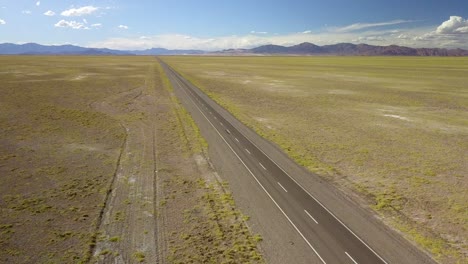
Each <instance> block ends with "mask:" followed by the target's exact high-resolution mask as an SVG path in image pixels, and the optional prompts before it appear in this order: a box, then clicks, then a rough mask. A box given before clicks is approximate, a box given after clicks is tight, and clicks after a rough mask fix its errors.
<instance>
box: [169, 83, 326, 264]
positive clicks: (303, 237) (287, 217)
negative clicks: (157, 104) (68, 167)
mask: <svg viewBox="0 0 468 264" xmlns="http://www.w3.org/2000/svg"><path fill="white" fill-rule="evenodd" d="M176 82H177V84H179V86H180V83H179V81H178V80H177V79H176ZM181 88H182V87H181ZM182 90H183V91H184V92H185V94H187V92H186V91H185V89H183V88H182ZM187 95H188V94H187ZM189 99H190V100H191V101H192V102H193V103H194V105H195V107H196V108H197V109H198V111H200V113H201V114H202V115H203V116H204V117H205V119H206V120H207V121H208V123H210V125H211V126H212V127H213V128H214V129H215V131H216V133H218V135H219V136H220V137H221V138H222V139H223V141H224V142H225V143H226V145H228V147H229V149H230V150H231V151H232V152H233V153H234V155H236V157H237V158H238V159H239V161H240V162H241V163H242V165H244V167H245V168H246V169H247V171H248V172H249V173H250V175H252V177H253V178H254V179H255V181H256V182H257V183H258V184H259V185H260V187H261V188H262V189H263V191H264V192H265V193H266V194H267V195H268V197H269V198H270V200H272V201H273V203H274V204H275V205H276V207H277V208H278V209H279V210H280V211H281V213H282V214H283V215H284V217H286V219H288V221H289V223H290V224H291V225H292V226H293V227H294V229H296V231H297V232H298V233H299V235H301V237H302V239H304V241H305V242H306V243H307V245H309V247H310V248H311V249H312V250H313V251H314V253H315V255H317V257H319V259H320V260H321V261H322V263H323V264H327V263H326V262H325V260H323V258H322V257H321V256H320V254H319V253H318V252H317V250H315V248H314V247H313V246H312V244H310V242H309V240H307V238H306V237H305V236H304V235H303V234H302V232H301V231H300V230H299V228H297V226H296V225H295V224H294V223H293V221H292V220H291V219H290V218H289V216H288V215H287V214H286V213H285V212H284V211H283V209H281V207H280V206H279V204H278V203H277V202H276V201H275V199H273V197H272V196H271V195H270V193H269V192H268V191H267V190H266V189H265V187H264V186H263V184H262V183H261V182H260V181H259V180H258V179H257V177H256V176H255V175H254V174H253V172H252V171H251V170H250V169H249V167H247V165H246V164H245V163H244V161H243V160H242V159H241V158H240V157H239V155H237V153H236V152H235V151H234V149H233V148H232V147H231V145H229V143H228V142H227V141H226V139H225V138H224V137H223V135H221V133H219V131H218V129H217V128H216V127H215V126H214V125H213V123H211V121H210V120H209V119H208V118H207V117H206V116H205V114H204V113H203V112H202V111H201V109H200V108H199V107H198V106H197V105H196V104H195V102H194V101H193V99H192V98H190V96H189Z"/></svg>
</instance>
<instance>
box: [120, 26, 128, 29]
mask: <svg viewBox="0 0 468 264" xmlns="http://www.w3.org/2000/svg"><path fill="white" fill-rule="evenodd" d="M118 28H120V29H128V26H125V25H119V26H118Z"/></svg>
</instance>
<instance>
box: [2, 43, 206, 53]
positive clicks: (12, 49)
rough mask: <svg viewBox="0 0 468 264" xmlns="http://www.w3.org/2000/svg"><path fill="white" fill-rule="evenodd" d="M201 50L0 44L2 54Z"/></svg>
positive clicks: (192, 51) (195, 51) (196, 51)
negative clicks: (114, 48) (115, 48)
mask: <svg viewBox="0 0 468 264" xmlns="http://www.w3.org/2000/svg"><path fill="white" fill-rule="evenodd" d="M203 53H205V52H204V51H201V50H168V49H163V48H152V49H147V50H113V49H105V48H104V49H99V48H83V47H79V46H74V45H60V46H44V45H40V44H36V43H26V44H21V45H18V44H11V43H4V44H0V54H3V55H183V54H203Z"/></svg>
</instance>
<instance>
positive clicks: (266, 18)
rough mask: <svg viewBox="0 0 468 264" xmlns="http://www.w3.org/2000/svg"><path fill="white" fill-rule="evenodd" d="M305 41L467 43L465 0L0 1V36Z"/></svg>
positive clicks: (230, 43) (204, 45) (84, 40)
mask: <svg viewBox="0 0 468 264" xmlns="http://www.w3.org/2000/svg"><path fill="white" fill-rule="evenodd" d="M304 41H308V42H313V43H315V44H319V45H325V44H334V43H339V42H351V43H368V44H374V45H390V44H398V45H406V46H412V47H448V48H466V49H468V1H466V0H457V1H454V0H445V1H441V0H439V1H434V0H409V1H408V0H406V1H403V0H386V1H377V0H373V1H371V0H354V1H351V0H326V1H313V0H302V1H299V0H288V1H278V0H255V1H252V0H250V1H246V0H230V1H225V0H216V1H215V0H164V1H160V0H153V1H149V0H140V1H119V0H94V1H84V0H61V1H56V0H55V1H52V0H35V1H26V0H0V43H3V42H10V43H26V42H36V43H41V44H76V45H80V46H88V47H108V48H116V49H145V48H151V47H164V48H177V49H192V48H193V49H205V50H218V49H227V48H250V47H255V46H259V45H263V44H279V45H294V44H298V43H301V42H304Z"/></svg>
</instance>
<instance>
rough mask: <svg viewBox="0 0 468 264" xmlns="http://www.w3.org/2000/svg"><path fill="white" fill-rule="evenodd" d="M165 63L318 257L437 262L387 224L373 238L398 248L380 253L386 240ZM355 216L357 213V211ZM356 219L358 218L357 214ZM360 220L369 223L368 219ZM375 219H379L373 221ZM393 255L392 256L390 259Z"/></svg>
mask: <svg viewBox="0 0 468 264" xmlns="http://www.w3.org/2000/svg"><path fill="white" fill-rule="evenodd" d="M162 65H163V67H164V69H165V71H166V73H167V75H168V77H169V79H170V81H171V83H172V85H173V87H174V89H178V90H180V91H181V92H182V93H183V94H185V95H186V97H187V98H188V99H189V101H190V102H192V103H193V105H194V106H195V109H196V110H197V111H198V112H199V114H201V115H202V116H203V118H204V119H206V121H207V122H208V124H209V125H208V126H210V127H211V129H212V130H214V131H215V132H216V134H217V135H218V136H219V137H220V138H221V139H222V142H224V143H225V144H226V145H227V146H228V149H229V150H230V151H232V153H234V156H235V158H236V159H237V161H240V163H241V164H242V166H243V167H244V168H245V169H246V170H247V171H248V174H250V176H251V177H252V178H253V179H254V181H255V182H256V183H257V184H258V185H259V186H260V189H261V190H262V191H263V193H264V195H266V196H267V197H268V198H269V199H270V201H271V204H272V205H274V206H275V207H276V208H277V210H279V211H280V212H281V214H282V215H283V217H284V218H285V219H286V220H287V221H288V222H289V224H290V225H291V226H292V227H293V229H294V230H295V231H296V232H297V233H298V234H299V236H300V237H301V238H302V239H303V241H304V242H305V244H306V245H307V247H308V248H309V250H310V251H311V252H313V253H314V254H315V256H316V257H317V258H316V259H315V261H314V262H317V263H432V261H431V260H430V259H429V258H428V257H427V256H426V255H425V254H419V253H418V252H417V251H418V250H415V249H414V248H413V247H412V245H410V244H409V243H407V245H405V241H404V240H402V239H401V238H398V237H397V238H395V237H396V236H395V234H393V233H391V232H389V230H386V229H383V230H384V231H382V232H381V233H382V234H379V235H378V236H377V239H374V240H372V239H368V240H372V242H373V243H375V242H374V241H375V240H377V241H379V240H380V241H382V239H384V240H385V242H383V241H382V244H383V245H384V246H387V245H388V244H390V245H392V244H394V247H395V249H393V250H385V251H384V253H385V254H386V255H385V256H383V255H381V254H379V250H380V249H381V248H382V245H381V244H380V243H379V244H377V246H375V245H372V244H370V243H369V242H366V239H363V238H361V237H360V236H359V235H358V233H356V232H355V231H353V229H352V227H348V226H347V225H346V222H347V219H346V218H343V216H341V219H340V218H339V216H337V215H336V214H334V213H333V212H332V211H333V210H331V208H327V206H326V205H325V204H324V203H323V202H321V201H320V200H319V198H317V197H316V196H314V194H312V193H311V192H310V191H308V189H307V188H306V187H303V186H302V185H301V184H300V183H299V182H298V181H297V180H296V179H295V178H294V177H292V176H291V175H292V174H291V173H294V172H295V171H294V170H289V168H287V167H285V168H283V167H282V166H281V165H280V163H281V162H280V159H281V156H278V155H275V156H274V157H272V155H269V154H268V149H267V148H265V147H261V146H260V145H262V144H264V142H263V141H262V142H261V141H258V142H255V139H254V138H252V136H251V135H250V136H249V137H248V136H246V135H245V134H246V133H245V131H244V130H245V129H246V128H242V127H241V128H239V126H242V124H239V122H232V119H233V117H232V116H229V117H228V118H227V117H226V115H227V113H226V112H222V111H220V110H219V108H220V107H219V105H217V104H216V103H215V102H214V101H212V100H210V99H209V98H208V97H207V96H206V95H204V94H203V93H202V92H201V91H200V90H199V89H198V88H196V87H195V86H193V85H192V84H191V83H190V82H188V81H187V80H185V79H184V78H183V77H181V76H180V75H179V74H178V73H177V72H175V71H174V70H173V69H171V68H170V67H169V66H168V65H166V64H164V63H163V62H162ZM180 91H179V92H180ZM228 120H229V121H228ZM241 131H242V132H241ZM258 137H259V136H258ZM237 161H236V162H237ZM283 163H284V161H283ZM296 166H297V165H296ZM288 170H289V172H288ZM345 206H347V207H349V204H345ZM354 218H356V217H355V216H354ZM352 220H354V222H356V219H352ZM357 221H359V219H358V220H357ZM361 224H362V225H366V223H365V222H363V223H361ZM371 225H375V222H372V223H371ZM364 229H365V227H364ZM378 230H380V229H378ZM369 231H370V232H374V229H373V228H369ZM366 238H367V236H366ZM389 241H390V242H389ZM392 241H395V243H392ZM377 243H378V242H377ZM387 247H388V246H387ZM405 247H410V248H411V249H410V250H408V249H406V251H405V250H403V248H405ZM399 248H401V252H399V253H398V254H397V255H398V256H394V255H389V252H390V254H391V252H398V251H399V250H400V249H399ZM415 251H416V253H415ZM388 256H390V257H389V258H390V260H389V259H387V257H388ZM415 260H416V261H415ZM395 261H397V262H395ZM293 262H294V261H293Z"/></svg>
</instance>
